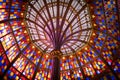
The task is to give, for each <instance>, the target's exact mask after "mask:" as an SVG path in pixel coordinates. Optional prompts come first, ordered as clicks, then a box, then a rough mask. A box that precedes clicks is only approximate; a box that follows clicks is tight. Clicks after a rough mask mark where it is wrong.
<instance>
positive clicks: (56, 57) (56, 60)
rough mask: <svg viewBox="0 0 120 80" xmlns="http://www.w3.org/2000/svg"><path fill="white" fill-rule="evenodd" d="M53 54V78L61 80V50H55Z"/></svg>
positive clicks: (53, 79)
mask: <svg viewBox="0 0 120 80" xmlns="http://www.w3.org/2000/svg"><path fill="white" fill-rule="evenodd" d="M51 55H52V70H51V80H60V57H61V52H60V51H58V50H53V51H52V52H51Z"/></svg>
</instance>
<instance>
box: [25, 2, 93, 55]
mask: <svg viewBox="0 0 120 80" xmlns="http://www.w3.org/2000/svg"><path fill="white" fill-rule="evenodd" d="M63 1H64V0H63ZM38 3H39V4H38ZM88 13H89V10H88V8H87V5H86V3H85V2H84V1H83V0H81V1H80V2H78V1H77V0H73V1H72V2H70V1H66V2H64V3H63V2H62V0H61V1H59V2H58V1H56V0H55V1H53V2H51V1H49V0H48V1H46V0H38V2H37V3H36V2H35V1H32V2H31V3H30V4H29V6H28V11H27V14H26V15H27V16H26V20H27V21H26V23H27V25H28V31H29V33H30V36H31V40H32V41H33V43H34V44H35V45H36V46H38V47H39V48H40V49H41V50H42V51H45V53H50V52H51V51H52V50H60V51H61V52H62V54H63V55H66V54H71V53H74V52H75V51H78V50H80V49H81V48H82V47H83V46H85V44H86V43H87V42H88V41H89V38H90V36H91V33H92V27H91V23H90V16H89V14H88Z"/></svg>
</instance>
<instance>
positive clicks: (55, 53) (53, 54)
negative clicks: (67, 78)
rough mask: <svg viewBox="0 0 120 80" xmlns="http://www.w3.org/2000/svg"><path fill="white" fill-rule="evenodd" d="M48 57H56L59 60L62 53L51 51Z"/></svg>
mask: <svg viewBox="0 0 120 80" xmlns="http://www.w3.org/2000/svg"><path fill="white" fill-rule="evenodd" d="M50 55H51V56H52V57H58V58H60V57H61V56H62V52H61V51H60V50H53V51H51V53H50Z"/></svg>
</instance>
